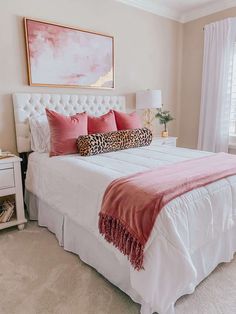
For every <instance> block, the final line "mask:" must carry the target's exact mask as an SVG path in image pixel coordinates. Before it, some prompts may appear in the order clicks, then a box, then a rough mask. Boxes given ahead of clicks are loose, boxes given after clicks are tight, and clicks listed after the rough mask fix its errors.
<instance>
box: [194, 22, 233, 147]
mask: <svg viewBox="0 0 236 314" xmlns="http://www.w3.org/2000/svg"><path fill="white" fill-rule="evenodd" d="M235 41H236V18H227V19H225V20H222V21H219V22H215V23H212V24H209V25H206V26H205V29H204V56H203V76H202V97H201V109H200V123H199V135H198V149H201V150H206V151H212V152H228V145H229V127H230V110H231V90H232V74H233V55H234V46H235V45H234V43H235Z"/></svg>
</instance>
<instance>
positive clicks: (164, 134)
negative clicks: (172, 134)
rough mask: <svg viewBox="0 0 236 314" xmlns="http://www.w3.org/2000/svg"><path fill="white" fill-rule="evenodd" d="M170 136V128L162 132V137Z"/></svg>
mask: <svg viewBox="0 0 236 314" xmlns="http://www.w3.org/2000/svg"><path fill="white" fill-rule="evenodd" d="M168 136H169V132H168V130H165V131H162V132H161V137H168Z"/></svg>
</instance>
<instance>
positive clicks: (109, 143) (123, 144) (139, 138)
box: [77, 128, 152, 156]
mask: <svg viewBox="0 0 236 314" xmlns="http://www.w3.org/2000/svg"><path fill="white" fill-rule="evenodd" d="M151 142H152V132H151V131H150V130H149V129H147V128H141V129H135V130H122V131H114V132H109V133H97V134H89V135H83V136H79V137H78V139H77V146H78V151H79V153H80V155H81V156H91V155H97V154H101V153H108V152H113V151H117V150H122V149H127V148H135V147H141V146H148V145H150V144H151Z"/></svg>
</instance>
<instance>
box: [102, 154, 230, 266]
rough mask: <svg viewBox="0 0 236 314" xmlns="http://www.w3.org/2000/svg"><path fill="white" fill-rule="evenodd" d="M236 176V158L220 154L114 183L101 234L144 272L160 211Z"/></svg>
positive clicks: (105, 203)
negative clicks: (180, 198)
mask: <svg viewBox="0 0 236 314" xmlns="http://www.w3.org/2000/svg"><path fill="white" fill-rule="evenodd" d="M235 174H236V156H234V155H229V154H225V153H219V154H214V155H211V156H207V157H202V158H197V159H192V160H187V161H183V162H178V163H175V164H171V165H168V166H164V167H159V168H156V169H153V170H149V171H145V172H142V173H137V174H134V175H130V176H127V177H123V178H120V179H117V180H114V181H113V182H112V183H111V184H110V185H109V186H108V187H107V189H106V191H105V194H104V197H103V203H102V209H101V211H100V213H99V231H100V233H101V234H102V235H104V237H105V239H106V240H107V241H108V242H111V243H113V244H114V246H116V247H117V248H118V249H119V250H120V251H121V252H122V253H123V254H124V255H127V256H128V258H129V260H130V262H131V264H132V266H133V267H134V268H135V269H137V270H140V269H142V268H143V259H144V247H145V244H146V243H147V241H148V238H149V236H150V234H151V231H152V228H153V226H154V223H155V221H156V218H157V216H158V214H159V212H160V210H161V209H162V208H163V207H164V206H165V205H166V204H167V203H169V202H170V201H171V200H173V199H174V198H176V197H178V196H180V195H182V194H184V193H186V192H189V191H191V190H193V189H196V188H199V187H202V186H205V185H207V184H210V183H212V182H215V181H217V180H220V179H223V178H225V177H228V176H231V175H235Z"/></svg>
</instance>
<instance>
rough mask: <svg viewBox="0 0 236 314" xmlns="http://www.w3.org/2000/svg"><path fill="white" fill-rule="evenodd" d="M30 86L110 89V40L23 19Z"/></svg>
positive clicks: (111, 60)
mask: <svg viewBox="0 0 236 314" xmlns="http://www.w3.org/2000/svg"><path fill="white" fill-rule="evenodd" d="M25 30H26V45H27V57H28V70H29V81H30V85H38V86H47V85H49V86H50V85H54V86H67V87H70V86H71V87H75V86H78V87H94V88H114V55H113V53H114V51H113V47H114V44H113V40H114V39H113V37H111V36H106V35H102V34H97V33H92V32H87V31H82V30H78V29H74V28H70V27H65V26H60V25H55V24H50V23H45V22H41V21H35V20H30V19H25Z"/></svg>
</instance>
